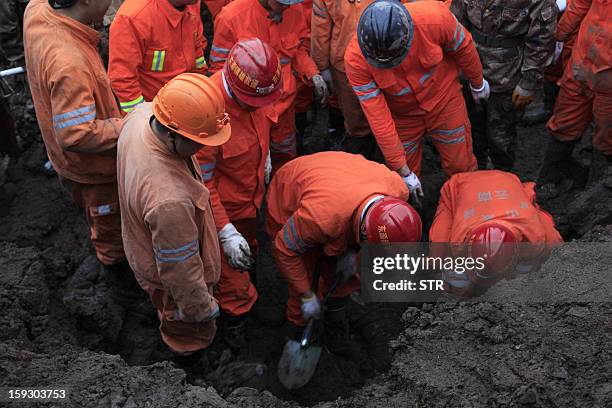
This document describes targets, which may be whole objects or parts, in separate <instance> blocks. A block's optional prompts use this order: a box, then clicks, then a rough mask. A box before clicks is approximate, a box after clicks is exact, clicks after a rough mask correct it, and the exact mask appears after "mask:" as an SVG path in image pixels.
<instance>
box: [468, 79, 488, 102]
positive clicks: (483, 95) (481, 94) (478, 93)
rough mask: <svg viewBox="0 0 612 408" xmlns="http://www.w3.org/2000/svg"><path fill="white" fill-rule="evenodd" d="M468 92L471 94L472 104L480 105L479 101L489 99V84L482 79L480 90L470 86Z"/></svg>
mask: <svg viewBox="0 0 612 408" xmlns="http://www.w3.org/2000/svg"><path fill="white" fill-rule="evenodd" d="M470 91H471V92H472V98H474V102H476V103H477V104H480V101H486V100H487V99H489V95H490V94H491V88H490V87H489V82H488V81H487V80H486V79H484V78H483V79H482V86H481V87H480V88H474V87H473V86H472V84H470Z"/></svg>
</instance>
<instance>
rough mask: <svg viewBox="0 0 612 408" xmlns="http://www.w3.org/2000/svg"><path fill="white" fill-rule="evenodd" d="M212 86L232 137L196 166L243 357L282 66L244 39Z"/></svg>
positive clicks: (206, 151)
mask: <svg viewBox="0 0 612 408" xmlns="http://www.w3.org/2000/svg"><path fill="white" fill-rule="evenodd" d="M211 79H212V81H213V83H214V84H215V85H216V86H217V88H218V89H219V92H221V93H222V94H223V98H224V100H225V108H226V110H227V113H228V115H229V117H230V120H231V123H232V132H233V137H232V138H231V139H230V140H229V141H228V142H227V143H225V144H224V145H222V146H206V147H204V148H203V149H202V150H200V151H199V152H198V153H197V159H198V162H199V163H200V168H201V173H202V178H203V179H204V182H205V183H206V187H207V188H208V190H209V191H210V197H211V205H212V209H213V214H214V216H215V224H216V227H217V231H218V235H219V240H220V242H221V247H222V248H223V253H222V256H221V278H220V280H219V283H218V284H217V286H216V287H215V296H216V298H217V300H218V302H219V305H220V307H221V312H222V323H223V327H222V329H223V331H224V336H223V337H224V339H225V340H226V342H227V343H228V344H229V345H230V346H231V347H232V348H233V349H238V350H239V349H241V348H242V347H244V346H245V345H246V317H247V314H248V312H249V311H250V310H251V308H252V307H253V304H254V303H255V301H256V300H257V290H256V289H255V286H253V284H252V283H251V279H250V276H249V273H248V271H249V270H252V269H253V267H254V258H255V255H256V252H257V212H258V211H259V209H260V208H261V204H262V201H263V195H264V190H265V184H267V183H268V182H269V178H270V173H271V171H272V168H271V163H270V150H269V149H270V128H271V126H272V124H273V121H272V119H274V116H275V115H274V111H273V109H270V105H271V104H273V103H274V102H275V101H276V100H278V98H279V97H280V96H281V90H282V86H283V84H282V75H281V65H280V60H279V58H278V55H277V54H276V52H275V51H274V50H273V49H272V47H270V45H268V44H266V43H264V42H263V41H261V40H260V39H249V40H243V41H240V42H239V43H237V44H236V45H234V47H232V49H231V50H230V52H229V54H228V57H227V60H226V61H225V64H224V65H223V71H217V72H216V73H215V74H214V75H213V76H212V77H211Z"/></svg>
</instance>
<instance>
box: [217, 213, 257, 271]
mask: <svg viewBox="0 0 612 408" xmlns="http://www.w3.org/2000/svg"><path fill="white" fill-rule="evenodd" d="M218 235H219V241H220V242H221V245H222V246H223V253H224V254H225V257H226V258H227V263H228V264H229V266H231V267H232V268H236V269H240V270H242V271H248V270H249V269H251V268H252V266H253V263H254V261H253V258H251V248H249V244H248V242H247V241H246V239H244V237H243V236H242V234H240V233H239V232H238V231H237V230H236V227H234V224H232V223H229V224H226V225H225V226H224V227H223V228H222V229H221V231H219V234H218Z"/></svg>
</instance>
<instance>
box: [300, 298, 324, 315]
mask: <svg viewBox="0 0 612 408" xmlns="http://www.w3.org/2000/svg"><path fill="white" fill-rule="evenodd" d="M300 310H301V311H302V317H303V318H304V320H310V319H319V318H320V317H321V302H319V299H317V295H315V294H314V293H312V292H308V293H307V294H306V295H305V296H304V297H302V306H301V307H300Z"/></svg>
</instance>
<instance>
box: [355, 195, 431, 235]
mask: <svg viewBox="0 0 612 408" xmlns="http://www.w3.org/2000/svg"><path fill="white" fill-rule="evenodd" d="M361 208H363V206H360V210H361ZM356 216H357V217H361V211H359V210H358V214H356ZM362 227H363V229H364V231H365V235H366V237H367V240H368V242H370V243H393V242H419V241H420V240H421V233H422V229H423V228H422V224H421V216H420V215H419V213H418V212H416V210H415V209H414V208H412V206H411V205H410V204H408V203H407V202H405V201H403V200H400V199H397V198H393V197H384V198H382V199H380V200H378V201H376V202H375V203H374V204H372V205H371V206H370V208H368V210H367V212H366V214H365V216H364V219H363V226H362Z"/></svg>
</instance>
